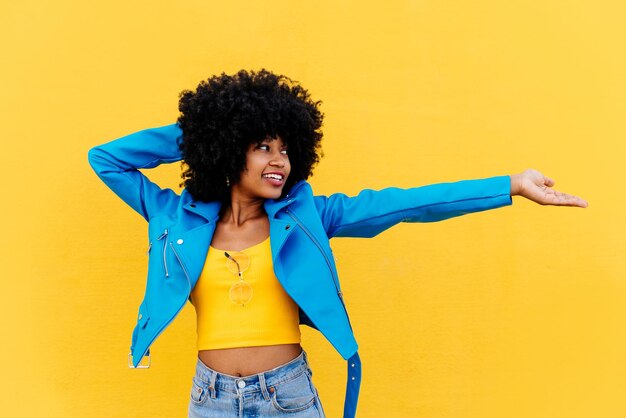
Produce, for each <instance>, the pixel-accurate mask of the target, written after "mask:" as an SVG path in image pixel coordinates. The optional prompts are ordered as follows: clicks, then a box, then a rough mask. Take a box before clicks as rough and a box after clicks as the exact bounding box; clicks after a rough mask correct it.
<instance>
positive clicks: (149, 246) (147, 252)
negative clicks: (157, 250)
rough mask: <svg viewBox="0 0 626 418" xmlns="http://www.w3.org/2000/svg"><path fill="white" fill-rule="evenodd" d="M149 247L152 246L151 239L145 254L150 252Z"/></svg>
mask: <svg viewBox="0 0 626 418" xmlns="http://www.w3.org/2000/svg"><path fill="white" fill-rule="evenodd" d="M151 248H152V241H150V244H149V245H148V251H146V255H148V254H150V249H151Z"/></svg>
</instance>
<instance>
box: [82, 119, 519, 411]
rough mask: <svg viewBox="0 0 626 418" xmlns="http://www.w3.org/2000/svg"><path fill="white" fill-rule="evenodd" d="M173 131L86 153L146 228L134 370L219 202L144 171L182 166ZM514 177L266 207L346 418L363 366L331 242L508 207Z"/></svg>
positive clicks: (170, 309) (188, 286)
mask: <svg viewBox="0 0 626 418" xmlns="http://www.w3.org/2000/svg"><path fill="white" fill-rule="evenodd" d="M181 136H182V131H181V129H180V128H179V126H178V125H177V124H171V125H167V126H162V127H158V128H152V129H145V130H142V131H139V132H135V133H133V134H130V135H127V136H124V137H122V138H119V139H116V140H113V141H111V142H108V143H105V144H103V145H99V146H96V147H93V148H92V149H90V150H89V163H90V164H91V166H92V168H93V169H94V171H95V172H96V174H97V175H98V176H99V177H100V179H102V181H103V182H104V183H105V184H106V185H107V186H108V187H109V188H110V189H111V190H113V192H115V193H116V194H117V195H118V196H119V197H120V198H121V199H122V200H124V201H125V202H126V203H127V204H128V205H130V206H131V207H132V208H133V209H134V210H135V211H137V212H138V213H139V214H141V215H142V216H143V217H144V219H145V220H146V221H148V223H149V227H148V240H149V244H148V245H149V246H148V255H149V262H148V277H147V285H146V290H145V295H144V298H143V301H142V302H141V304H140V306H139V311H138V315H137V324H136V326H135V328H134V330H133V334H132V340H131V346H130V353H129V366H131V367H138V366H139V363H140V362H141V360H142V359H143V358H144V356H148V357H149V356H150V346H151V344H152V343H153V342H154V340H155V339H156V338H157V337H158V336H159V335H160V334H161V333H162V332H163V330H164V329H165V328H166V327H167V326H168V325H169V324H170V323H171V322H172V321H173V320H174V318H175V317H176V316H177V314H178V313H179V312H180V311H181V309H182V308H183V307H184V305H185V303H186V302H187V300H189V298H190V292H191V290H192V289H193V287H194V286H195V284H196V281H197V280H198V278H199V276H200V273H201V271H202V268H203V265H204V262H205V259H206V255H207V252H208V248H209V244H210V243H211V239H212V237H213V233H214V231H215V226H216V222H217V220H218V213H219V210H220V203H218V202H202V201H196V200H194V199H193V198H192V197H191V195H190V194H189V193H188V192H187V190H186V189H183V191H182V193H181V194H180V195H179V194H177V193H175V192H174V191H173V190H171V189H162V188H161V187H159V186H158V185H157V184H155V183H153V182H151V181H150V180H149V179H148V178H147V177H146V176H145V175H143V174H142V173H141V172H140V171H139V170H138V169H139V168H152V167H156V166H158V165H159V164H162V163H172V162H176V161H180V160H181V159H182V156H181V154H180V151H179V149H178V144H177V140H178V139H179V137H181ZM510 187H511V184H510V177H509V176H498V177H491V178H486V179H477V180H463V181H458V182H454V183H441V184H433V185H428V186H423V187H416V188H409V189H400V188H395V187H391V188H385V189H382V190H379V191H375V190H363V191H361V192H360V193H359V194H358V195H357V196H352V197H349V196H346V195H345V194H341V193H336V194H332V195H330V196H316V195H314V194H313V192H312V190H311V186H310V185H309V184H308V183H307V182H306V181H300V182H298V183H296V184H295V185H294V186H293V187H292V189H291V190H290V191H289V192H288V194H287V195H286V196H285V197H284V198H281V199H277V200H271V199H270V200H266V201H265V210H266V212H267V214H268V217H269V223H270V244H271V249H272V259H273V263H274V271H275V273H276V277H277V278H278V280H279V281H280V283H281V284H282V286H283V287H284V289H285V291H286V292H287V293H288V294H289V296H291V298H292V299H293V300H294V301H295V302H296V303H297V304H298V306H299V307H300V310H299V311H300V323H301V324H304V325H308V326H310V327H313V328H315V329H317V330H318V331H320V332H321V333H322V334H323V335H324V336H325V337H326V339H327V340H328V341H329V342H330V343H331V344H332V345H333V347H334V348H335V349H336V350H337V351H338V352H339V354H340V355H341V356H342V357H343V358H344V359H346V360H348V382H347V393H346V402H345V405H344V417H353V416H354V415H355V411H356V404H357V399H358V392H359V385H360V379H361V363H360V360H359V356H358V353H357V348H358V346H357V343H356V340H355V337H354V333H353V331H352V327H351V325H350V321H349V319H348V314H347V311H346V307H345V304H344V301H343V295H342V293H341V287H340V283H339V278H338V277H337V270H336V267H335V261H334V257H333V254H332V250H331V247H330V243H329V239H330V238H333V237H373V236H375V235H377V234H379V233H380V232H382V231H384V230H386V229H387V228H389V227H391V226H393V225H395V224H397V223H399V222H434V221H440V220H443V219H447V218H452V217H455V216H460V215H464V214H467V213H471V212H478V211H483V210H487V209H492V208H497V207H501V206H505V205H510V204H511V203H512V200H511V195H510Z"/></svg>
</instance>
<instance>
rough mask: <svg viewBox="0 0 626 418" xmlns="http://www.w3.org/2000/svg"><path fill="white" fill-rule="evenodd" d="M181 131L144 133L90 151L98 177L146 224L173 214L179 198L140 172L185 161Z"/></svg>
mask: <svg viewBox="0 0 626 418" xmlns="http://www.w3.org/2000/svg"><path fill="white" fill-rule="evenodd" d="M179 138H182V130H181V129H180V127H179V126H178V124H176V123H174V124H171V125H166V126H161V127H158V128H150V129H144V130H142V131H138V132H135V133H132V134H130V135H126V136H123V137H121V138H118V139H115V140H113V141H110V142H107V143H105V144H102V145H98V146H95V147H93V148H91V149H90V150H89V153H88V159H89V164H90V165H91V167H92V168H93V170H94V171H95V172H96V174H97V175H98V177H100V179H101V180H102V181H103V182H104V183H105V184H106V185H107V186H108V187H109V188H110V189H111V190H113V192H114V193H115V194H117V195H118V196H119V197H120V198H121V199H122V200H123V201H124V202H126V203H127V204H128V205H129V206H130V207H132V208H133V209H134V210H135V211H137V212H138V213H139V214H140V215H141V216H143V217H144V219H145V220H146V221H149V220H150V218H152V217H154V216H156V215H158V214H162V213H167V212H170V211H171V210H173V209H175V208H176V207H177V206H178V200H179V198H180V196H179V195H178V194H176V193H175V192H174V191H173V190H172V189H162V188H161V187H159V186H158V185H157V184H155V183H153V182H152V181H150V180H149V179H148V178H147V177H146V176H145V175H144V174H143V173H141V172H140V171H139V170H138V169H139V168H153V167H156V166H158V165H159V164H162V163H173V162H176V161H180V160H182V155H181V153H180V151H179V148H178V142H179Z"/></svg>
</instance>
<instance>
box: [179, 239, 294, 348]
mask: <svg viewBox="0 0 626 418" xmlns="http://www.w3.org/2000/svg"><path fill="white" fill-rule="evenodd" d="M224 252H225V250H219V249H217V248H213V247H209V252H208V254H207V259H206V262H205V263H204V268H203V269H202V273H201V274H200V278H199V279H198V282H197V283H196V286H195V287H194V289H193V291H192V292H191V303H192V304H193V305H194V307H195V308H196V314H197V319H198V322H197V331H198V340H197V345H198V350H211V349H219V348H233V347H252V346H264V345H276V344H289V343H299V342H300V326H299V318H298V305H297V304H296V303H295V302H294V301H293V299H291V297H289V295H288V294H287V292H285V290H284V289H283V287H282V285H281V284H280V282H279V281H278V279H277V278H276V275H275V274H274V266H273V264H272V251H271V247H270V239H269V237H268V238H267V239H266V240H265V241H263V242H261V243H259V244H256V245H253V246H252V247H249V248H247V249H245V250H243V251H240V252H243V253H245V254H246V255H247V256H248V258H249V261H250V263H249V266H248V267H247V268H246V269H245V270H244V272H243V279H244V281H245V282H247V283H248V284H250V285H251V286H252V299H251V300H250V301H249V302H247V303H246V304H245V305H244V306H242V305H236V304H235V303H233V302H232V301H231V299H230V297H229V290H230V288H231V286H232V285H233V283H236V282H237V281H239V276H238V275H237V272H236V271H235V272H234V273H233V272H231V271H230V270H229V269H228V268H227V264H226V263H227V261H228V259H227V258H226V256H225V255H224ZM226 252H229V253H230V251H228V250H226ZM233 252H236V251H233Z"/></svg>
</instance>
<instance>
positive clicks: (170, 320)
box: [141, 229, 191, 359]
mask: <svg viewBox="0 0 626 418" xmlns="http://www.w3.org/2000/svg"><path fill="white" fill-rule="evenodd" d="M166 234H167V229H166V230H165V233H164V235H166ZM161 237H163V235H162V236H161ZM161 237H159V239H161ZM170 247H171V248H172V251H173V252H174V255H175V256H176V259H177V260H178V262H179V263H180V266H181V267H182V268H183V272H184V273H185V278H187V287H188V288H189V292H191V280H190V279H189V274H188V273H187V269H186V268H185V265H184V264H183V262H182V260H181V259H180V257H179V256H178V253H177V252H176V250H175V249H174V246H173V245H172V243H171V242H170ZM189 292H188V293H189ZM185 303H187V299H185V301H184V302H183V304H182V305H181V306H180V307H179V308H178V309H177V310H176V313H175V314H174V316H172V317H171V318H170V319H169V320H168V321H167V322H166V323H165V324H163V325H162V326H161V328H159V330H158V331H157V333H156V334H155V335H154V337H153V338H152V339H151V340H150V343H149V344H148V347H147V348H146V351H144V352H143V354H142V355H141V358H142V359H143V358H144V356H145V355H146V353H147V352H148V350H150V346H151V345H152V343H153V342H154V340H156V339H157V338H158V337H159V335H161V333H162V332H163V330H164V329H165V328H167V326H168V325H169V324H170V323H171V322H172V321H173V320H174V319H175V318H176V317H177V316H178V314H179V313H180V311H181V310H182V309H183V307H184V306H185Z"/></svg>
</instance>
